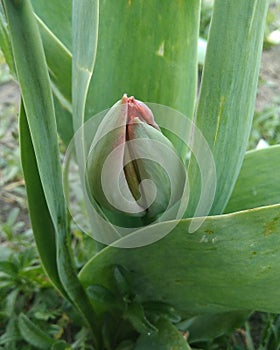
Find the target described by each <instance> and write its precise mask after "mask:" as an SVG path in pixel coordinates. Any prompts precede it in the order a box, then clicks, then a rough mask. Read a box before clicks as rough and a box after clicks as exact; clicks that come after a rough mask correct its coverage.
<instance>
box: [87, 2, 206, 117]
mask: <svg viewBox="0 0 280 350" xmlns="http://www.w3.org/2000/svg"><path fill="white" fill-rule="evenodd" d="M199 10H200V1H199V0H189V1H181V0H180V1H177V2H175V1H161V0H151V1H145V0H139V1H127V0H119V1H104V0H102V1H100V22H99V34H98V48H97V56H96V63H95V68H94V74H93V78H92V81H91V85H90V89H89V95H88V99H87V106H86V119H88V118H89V117H92V116H93V115H94V114H96V113H98V112H100V111H103V110H104V109H107V108H109V107H111V106H112V105H113V104H114V103H115V102H116V101H118V100H119V99H120V98H121V97H122V95H123V94H124V93H127V94H128V95H134V96H135V97H136V98H138V99H140V100H142V101H149V102H155V103H161V104H164V105H167V106H170V107H174V108H176V109H178V110H179V111H181V112H182V113H184V114H185V115H187V116H188V117H190V118H191V117H192V115H193V111H194V105H195V96H196V82H197V39H198V27H199V15H200V11H199ZM174 18H176V25H170V23H173V22H174ZM167 28H168V30H167ZM182 43H183V44H182Z"/></svg>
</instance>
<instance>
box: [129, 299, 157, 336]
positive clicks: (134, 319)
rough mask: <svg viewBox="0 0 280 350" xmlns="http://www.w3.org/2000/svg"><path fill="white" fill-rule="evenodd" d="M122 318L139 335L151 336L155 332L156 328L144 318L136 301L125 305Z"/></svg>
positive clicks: (141, 308) (141, 309)
mask: <svg viewBox="0 0 280 350" xmlns="http://www.w3.org/2000/svg"><path fill="white" fill-rule="evenodd" d="M124 318H125V319H127V320H128V321H129V322H130V323H131V324H132V326H133V327H134V329H135V330H137V332H139V333H141V334H146V335H151V334H152V333H155V332H157V328H156V327H155V326H154V325H153V324H151V322H150V321H149V320H148V319H147V318H146V316H145V313H144V309H143V307H142V305H141V304H139V303H137V302H136V301H132V302H131V303H128V304H127V305H126V310H125V312H124Z"/></svg>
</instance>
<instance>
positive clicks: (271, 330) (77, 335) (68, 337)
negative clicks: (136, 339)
mask: <svg viewBox="0 0 280 350" xmlns="http://www.w3.org/2000/svg"><path fill="white" fill-rule="evenodd" d="M275 9H276V11H277V10H278V9H280V0H278V1H274V2H273V3H272V5H271V11H270V12H269V16H268V20H267V30H266V34H268V33H269V32H270V31H272V30H275V28H276V29H277V28H279V18H278V17H279V16H278V17H277V16H276V15H275V13H276V12H275ZM210 17H211V2H209V1H208V2H207V5H204V6H203V11H202V27H201V36H202V37H205V38H206V37H207V33H208V29H209V23H210ZM277 26H278V27H277ZM10 80H11V75H10V73H9V70H8V68H7V66H6V64H5V62H4V59H3V56H2V55H1V53H0V89H3V86H4V85H3V84H6V83H7V82H9V81H10ZM260 83H261V84H263V83H264V82H260ZM265 83H267V84H269V82H265ZM16 114H17V106H16V105H15V104H13V103H6V104H2V105H0V152H1V153H0V179H1V180H0V181H1V182H0V206H1V214H0V350H4V349H5V350H16V349H22V350H33V349H38V348H44V347H39V345H38V344H37V343H36V342H34V340H33V341H30V338H32V337H30V332H31V333H32V327H33V326H35V327H37V329H39V330H40V332H41V334H42V335H44V337H51V339H55V340H57V344H58V345H57V347H53V348H54V349H69V345H67V344H71V348H72V349H92V347H91V346H90V345H89V344H88V343H87V331H86V330H85V329H84V328H83V326H82V323H81V320H80V319H79V316H78V315H77V314H76V313H75V310H73V309H72V308H71V306H70V305H69V304H68V303H67V302H65V301H64V300H63V299H62V298H61V297H60V295H59V294H58V292H57V291H56V290H55V289H53V287H52V286H51V285H50V282H49V281H48V279H47V277H46V275H45V273H44V271H43V269H42V267H41V265H40V261H39V258H38V254H37V251H36V247H35V243H34V240H33V235H32V230H31V228H30V224H29V219H28V214H27V204H26V195H25V190H24V180H23V177H22V171H21V166H20V157H19V147H18V132H17V115H16ZM260 140H264V141H266V142H267V144H270V145H273V144H277V143H278V144H279V143H280V99H279V98H278V99H277V98H276V99H275V100H274V101H272V102H271V103H270V104H269V105H266V106H264V108H263V109H262V110H261V111H258V112H256V113H255V116H254V122H253V128H252V132H251V136H250V140H249V149H252V148H255V147H256V146H257V145H258V143H259V141H260ZM73 232H74V233H73V239H72V241H73V249H74V251H75V257H76V264H77V268H80V267H81V266H82V265H83V264H84V262H85V261H86V260H87V259H88V257H89V256H90V255H92V253H91V252H92V250H93V249H94V246H92V240H91V239H90V238H88V237H87V236H85V235H83V234H82V233H81V232H80V231H79V230H77V229H74V230H73ZM22 312H24V314H25V315H26V316H27V317H28V319H29V320H30V321H31V322H32V323H31V324H29V323H28V322H27V321H26V320H25V319H24V318H23V317H22V316H20V315H21V313H22ZM24 322H25V323H24ZM27 325H29V326H30V327H29V328H28V327H27ZM32 325H33V326H32ZM27 328H28V329H27ZM59 341H60V342H59ZM41 345H42V344H41ZM196 347H197V348H200V349H204V350H216V349H217V350H218V349H219V350H280V315H274V314H267V313H253V314H252V316H251V317H250V318H249V320H248V321H247V322H246V324H245V325H243V327H242V328H240V329H238V330H237V331H236V332H235V333H233V334H231V335H228V336H223V337H220V338H218V339H215V340H213V341H212V342H208V343H203V344H196Z"/></svg>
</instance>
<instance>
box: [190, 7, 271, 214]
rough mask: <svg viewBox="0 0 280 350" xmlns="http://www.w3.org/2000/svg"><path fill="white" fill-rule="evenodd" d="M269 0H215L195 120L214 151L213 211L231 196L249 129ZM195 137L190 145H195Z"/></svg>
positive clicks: (194, 174)
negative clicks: (214, 190)
mask: <svg viewBox="0 0 280 350" xmlns="http://www.w3.org/2000/svg"><path fill="white" fill-rule="evenodd" d="M268 4H269V0H247V1H243V0H236V1H234V2H233V1H231V0H216V1H215V3H214V11H213V18H212V22H211V28H210V34H209V39H208V44H207V53H206V59H205V64H204V71H203V78H202V85H201V92H200V97H199V103H198V108H197V115H196V126H197V127H198V128H199V129H200V130H201V132H202V133H203V135H204V137H205V138H206V140H207V142H208V144H209V147H210V149H211V150H212V152H213V155H214V159H215V164H216V174H217V189H216V196H215V199H214V203H213V206H212V209H211V214H212V215H215V214H221V213H222V212H223V210H224V208H225V206H226V204H227V202H228V200H229V197H230V195H231V192H232V190H233V187H234V184H235V182H236V180H237V177H238V174H239V171H240V168H241V165H242V162H243V158H244V155H245V151H246V147H247V142H248V137H249V133H250V130H251V124H252V118H253V112H254V103H255V97H256V91H257V82H258V74H259V67H260V59H261V52H262V43H263V33H264V26H265V19H266V13H267V8H268ZM199 146H200V145H197V144H196V140H194V147H199ZM199 178H200V174H199V168H198V166H197V164H196V161H195V158H194V157H192V158H191V162H190V168H189V179H190V189H191V195H190V203H189V210H188V217H192V216H193V215H195V208H196V206H197V201H198V199H199V195H200V187H201V184H200V181H198V179H199Z"/></svg>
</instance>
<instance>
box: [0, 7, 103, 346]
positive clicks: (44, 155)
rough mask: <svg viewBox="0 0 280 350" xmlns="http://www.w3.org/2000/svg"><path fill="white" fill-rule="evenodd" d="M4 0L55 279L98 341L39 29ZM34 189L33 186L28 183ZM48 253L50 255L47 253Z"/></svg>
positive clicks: (28, 10) (27, 12)
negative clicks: (74, 252) (76, 256)
mask: <svg viewBox="0 0 280 350" xmlns="http://www.w3.org/2000/svg"><path fill="white" fill-rule="evenodd" d="M4 5H5V10H6V13H7V18H8V23H9V26H10V33H11V42H12V48H13V54H14V59H15V63H16V70H17V77H18V80H19V83H20V87H21V92H22V98H23V104H24V108H25V112H26V116H27V122H28V126H29V131H30V136H31V141H32V145H33V149H34V153H35V157H36V162H37V167H38V173H39V176H40V179H41V184H42V189H43V193H44V197H45V201H46V205H47V207H48V210H49V215H50V217H51V220H52V224H53V228H54V230H55V236H56V237H55V238H56V249H57V250H56V258H57V270H58V275H59V279H60V281H61V284H62V285H63V287H64V289H65V290H66V292H67V294H68V295H69V297H70V298H71V300H72V302H73V303H74V305H75V306H76V307H77V308H78V309H79V311H80V312H81V313H82V314H83V316H84V318H85V319H86V320H87V322H88V325H89V327H90V328H91V330H92V333H93V336H94V340H95V343H96V344H97V343H98V339H97V338H98V332H97V331H96V330H95V329H94V323H95V315H94V311H93V310H92V307H91V304H90V302H89V300H88V298H87V295H86V293H85V291H84V289H83V288H82V286H81V285H80V283H79V280H78V278H77V275H76V270H75V267H74V263H73V260H72V256H71V253H70V249H71V248H70V242H69V236H68V234H69V233H68V218H67V215H66V204H65V200H64V194H63V187H62V174H61V166H60V161H59V150H58V142H57V128H56V121H55V114H54V105H53V100H52V93H51V87H50V79H49V75H48V71H47V65H46V60H45V56H44V51H43V46H42V42H41V38H40V34H39V29H38V26H37V23H36V20H35V18H34V15H33V12H32V7H31V5H30V2H29V1H28V0H25V1H19V2H18V1H16V0H13V1H8V0H4ZM33 190H35V189H33V188H32V191H33ZM34 205H35V203H34ZM37 205H42V203H37ZM46 249H47V248H46ZM46 259H48V258H46ZM49 259H50V260H52V257H50V258H49ZM52 264H54V263H53V262H52Z"/></svg>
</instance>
